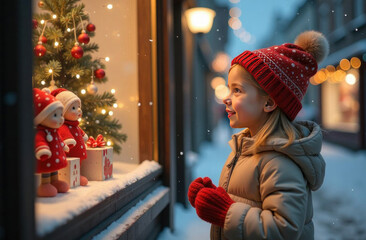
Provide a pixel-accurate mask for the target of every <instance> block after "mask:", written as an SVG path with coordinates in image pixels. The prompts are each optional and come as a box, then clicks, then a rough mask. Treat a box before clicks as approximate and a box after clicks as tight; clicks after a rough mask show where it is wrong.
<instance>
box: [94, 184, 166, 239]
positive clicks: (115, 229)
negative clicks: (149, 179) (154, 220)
mask: <svg viewBox="0 0 366 240" xmlns="http://www.w3.org/2000/svg"><path fill="white" fill-rule="evenodd" d="M168 191H169V189H168V188H167V187H164V186H160V187H158V188H157V189H155V190H154V191H153V192H151V193H150V194H149V195H147V196H146V197H145V198H144V199H143V200H141V201H140V202H138V203H137V204H136V205H135V206H134V207H132V208H131V209H130V210H128V211H127V212H126V213H125V214H124V215H123V216H122V217H121V218H119V219H118V220H116V221H115V222H113V223H112V224H111V225H109V226H108V227H107V228H106V229H105V230H104V231H102V232H100V233H99V234H98V235H96V236H95V237H94V238H93V240H98V239H118V237H119V236H120V235H121V234H122V233H123V232H125V231H126V230H127V229H128V228H129V227H130V226H131V225H132V224H133V223H135V222H136V221H137V220H138V219H139V218H140V217H141V216H142V215H143V214H144V213H145V212H147V210H149V209H150V208H151V207H152V206H153V205H155V203H157V202H158V201H159V200H160V199H161V198H162V197H163V196H164V195H165V194H166V193H167V192H168Z"/></svg>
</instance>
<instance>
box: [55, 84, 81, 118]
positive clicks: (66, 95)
mask: <svg viewBox="0 0 366 240" xmlns="http://www.w3.org/2000/svg"><path fill="white" fill-rule="evenodd" d="M51 95H53V96H55V98H56V99H57V100H60V101H61V102H62V104H63V105H64V107H65V108H64V113H65V112H66V111H67V109H68V108H69V107H70V105H71V104H72V103H74V102H75V101H78V102H79V103H80V104H81V101H80V98H79V97H78V96H76V95H75V94H74V93H73V92H70V91H69V90H67V89H65V88H57V89H55V90H53V91H52V92H51Z"/></svg>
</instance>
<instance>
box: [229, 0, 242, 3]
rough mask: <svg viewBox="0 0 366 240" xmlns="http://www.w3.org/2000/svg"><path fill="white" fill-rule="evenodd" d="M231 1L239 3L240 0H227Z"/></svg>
mask: <svg viewBox="0 0 366 240" xmlns="http://www.w3.org/2000/svg"><path fill="white" fill-rule="evenodd" d="M229 1H230V2H231V3H239V2H240V0H229Z"/></svg>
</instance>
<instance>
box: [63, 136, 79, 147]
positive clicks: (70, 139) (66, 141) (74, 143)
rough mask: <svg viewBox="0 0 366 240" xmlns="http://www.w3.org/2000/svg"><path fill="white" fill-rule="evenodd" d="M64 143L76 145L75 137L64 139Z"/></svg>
mask: <svg viewBox="0 0 366 240" xmlns="http://www.w3.org/2000/svg"><path fill="white" fill-rule="evenodd" d="M64 143H66V145H67V146H68V145H72V146H75V145H76V141H75V139H72V138H68V139H65V140H64Z"/></svg>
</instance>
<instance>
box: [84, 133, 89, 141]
mask: <svg viewBox="0 0 366 240" xmlns="http://www.w3.org/2000/svg"><path fill="white" fill-rule="evenodd" d="M88 139H89V137H88V134H86V133H85V134H84V136H83V140H84V142H86V141H88Z"/></svg>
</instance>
